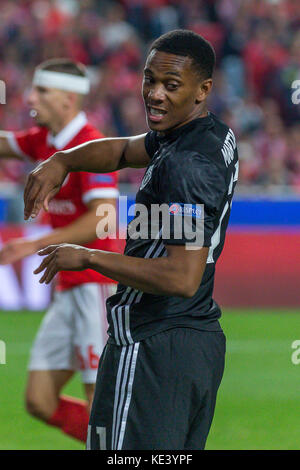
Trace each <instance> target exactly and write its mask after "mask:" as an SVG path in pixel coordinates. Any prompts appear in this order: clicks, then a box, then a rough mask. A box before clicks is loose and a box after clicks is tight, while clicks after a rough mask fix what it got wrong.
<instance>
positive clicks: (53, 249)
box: [34, 243, 90, 284]
mask: <svg viewBox="0 0 300 470" xmlns="http://www.w3.org/2000/svg"><path fill="white" fill-rule="evenodd" d="M38 254H39V255H40V256H45V258H44V259H43V261H42V263H41V264H40V266H39V267H38V268H37V269H36V270H35V271H34V274H39V273H40V272H42V271H44V270H45V272H44V274H43V276H42V277H41V279H40V281H39V282H40V283H41V284H42V283H45V284H49V282H51V281H52V279H53V278H54V276H55V275H56V274H57V273H58V271H82V270H83V269H86V268H87V267H88V260H89V254H90V250H89V249H88V248H84V247H82V246H78V245H71V244H68V243H63V244H61V245H49V246H47V247H46V248H44V249H42V250H40V251H39V252H38Z"/></svg>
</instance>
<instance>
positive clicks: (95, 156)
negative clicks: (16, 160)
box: [24, 134, 150, 220]
mask: <svg viewBox="0 0 300 470" xmlns="http://www.w3.org/2000/svg"><path fill="white" fill-rule="evenodd" d="M145 135H146V134H142V135H139V136H134V137H124V138H110V139H97V140H93V141H90V142H86V143H84V144H81V145H78V146H77V147H74V148H72V149H69V150H64V151H62V152H57V153H55V154H54V155H52V157H50V158H49V159H48V160H46V161H44V162H42V163H40V165H38V166H37V167H36V168H35V169H34V170H33V171H32V172H31V173H30V174H29V176H28V178H27V183H26V187H25V191H24V218H25V220H26V219H28V218H29V217H33V218H34V217H36V216H37V215H38V213H39V211H40V209H41V208H42V207H44V209H45V210H48V204H49V201H50V200H51V199H52V198H53V197H54V196H55V194H56V193H57V192H58V191H59V190H60V187H61V185H62V183H63V182H64V179H65V178H66V176H67V174H68V173H69V172H71V171H88V172H91V173H108V172H112V171H116V170H119V169H121V168H125V167H133V168H142V167H145V166H147V165H148V163H149V160H150V157H149V155H148V154H147V151H146V148H145Z"/></svg>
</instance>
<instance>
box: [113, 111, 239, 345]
mask: <svg viewBox="0 0 300 470" xmlns="http://www.w3.org/2000/svg"><path fill="white" fill-rule="evenodd" d="M145 146H146V150H147V152H148V154H149V156H150V157H151V161H150V163H149V165H148V167H147V169H146V172H145V175H144V178H143V181H142V183H141V186H140V188H139V191H138V193H137V195H136V208H139V206H142V207H146V209H147V210H148V220H147V223H148V228H149V231H148V237H147V236H145V235H146V234H145V233H144V232H143V234H142V236H141V237H140V238H137V236H136V233H135V234H134V236H133V234H132V230H131V228H132V226H134V225H135V222H136V221H137V218H138V217H139V216H140V212H138V211H137V213H136V215H135V217H134V219H133V220H132V222H130V224H129V225H128V228H127V241H126V246H125V251H124V254H125V255H127V256H135V257H141V258H156V257H161V256H166V253H167V248H166V247H167V245H168V244H177V245H183V244H187V243H191V238H190V237H191V234H190V233H186V232H185V231H184V230H182V233H179V235H178V230H175V229H176V227H177V228H178V223H177V222H178V220H182V218H183V215H184V214H187V216H188V217H186V219H187V220H189V221H191V222H192V223H191V225H190V229H189V230H190V232H192V231H193V228H194V227H198V226H199V227H202V229H201V230H202V231H203V234H202V246H206V247H209V254H208V258H207V264H206V269H205V271H204V274H203V277H202V281H201V284H200V286H199V288H198V290H197V292H196V293H195V295H194V296H193V297H191V298H183V297H177V296H167V295H153V294H148V293H146V292H141V291H138V290H136V289H133V288H131V287H128V286H125V285H123V284H120V283H119V284H118V288H117V293H116V294H115V295H113V296H111V297H109V298H108V299H107V314H108V323H109V330H108V333H109V342H114V343H116V344H118V345H126V344H131V343H133V342H136V341H140V340H142V339H144V338H146V337H148V336H151V335H153V334H156V333H158V332H161V331H164V330H168V329H170V328H174V327H190V328H196V329H200V330H211V331H218V330H221V327H220V325H219V322H218V318H219V317H220V316H221V311H220V308H219V306H218V305H217V304H216V302H215V301H214V300H213V299H212V293H213V286H214V274H215V264H216V261H217V259H218V258H219V256H220V254H221V251H222V248H223V245H224V240H225V232H226V228H227V225H228V220H229V215H230V209H231V201H232V196H233V192H234V187H235V184H236V181H237V176H238V155H237V149H236V142H235V137H234V134H233V132H232V130H231V129H229V128H228V126H226V125H225V124H224V123H223V122H221V121H220V120H219V119H217V118H216V116H214V115H213V114H212V113H209V114H208V116H206V117H204V118H198V119H195V120H193V121H190V122H189V123H187V124H186V125H184V126H182V127H180V128H177V129H175V130H174V131H172V132H170V133H168V134H167V135H166V136H161V135H159V134H158V133H157V132H156V131H150V132H149V133H148V134H147V135H146V138H145ZM161 204H164V205H165V207H167V208H169V215H170V226H169V227H168V236H164V227H163V224H164V220H163V219H161V217H160V218H159V221H158V223H157V221H155V223H153V221H152V220H151V217H150V215H149V214H151V207H154V205H156V206H157V205H161ZM186 208H187V209H186ZM167 212H168V211H167ZM197 219H201V220H202V226H201V225H197V222H199V220H197ZM151 224H152V227H150V225H151ZM153 224H154V230H153ZM150 228H151V230H150ZM175 231H176V234H175ZM175 235H176V236H175ZM182 276H183V277H184V276H185V272H184V266H183V267H182Z"/></svg>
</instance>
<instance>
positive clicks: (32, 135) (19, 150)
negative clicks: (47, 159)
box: [8, 127, 42, 160]
mask: <svg viewBox="0 0 300 470" xmlns="http://www.w3.org/2000/svg"><path fill="white" fill-rule="evenodd" d="M41 134H42V130H41V129H40V128H39V127H32V128H30V129H28V130H26V131H13V132H11V133H10V135H9V137H8V142H9V145H10V147H11V149H12V150H13V151H14V152H15V153H16V154H17V155H19V156H20V157H22V158H29V159H31V160H38V159H39V157H38V155H37V154H36V149H37V146H38V144H39V143H40V141H41Z"/></svg>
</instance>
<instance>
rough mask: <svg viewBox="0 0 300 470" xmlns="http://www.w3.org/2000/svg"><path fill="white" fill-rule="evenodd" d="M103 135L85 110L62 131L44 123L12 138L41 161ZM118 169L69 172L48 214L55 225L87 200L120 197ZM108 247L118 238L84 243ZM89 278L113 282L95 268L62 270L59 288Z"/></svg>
mask: <svg viewBox="0 0 300 470" xmlns="http://www.w3.org/2000/svg"><path fill="white" fill-rule="evenodd" d="M103 137H104V136H103V135H102V134H101V133H100V132H99V131H98V130H97V129H96V128H95V127H93V126H92V125H90V124H89V123H88V122H87V118H86V115H85V113H83V112H80V113H79V114H78V115H77V116H76V117H75V118H74V119H73V120H72V121H71V122H70V123H69V124H68V125H67V126H66V127H65V128H64V129H62V131H60V132H59V133H58V134H57V135H56V136H52V135H51V133H50V132H49V130H48V129H47V128H45V127H32V128H30V129H29V130H27V131H20V132H13V133H11V135H10V137H9V142H10V145H11V147H12V148H13V150H14V151H15V152H16V153H18V154H19V155H21V156H23V157H24V156H25V157H28V158H30V159H31V160H33V161H35V162H40V161H43V160H46V159H47V158H49V157H50V156H51V155H53V153H55V152H57V151H58V150H67V149H69V148H72V147H75V146H77V145H80V144H83V143H84V142H88V141H89V140H94V139H99V138H103ZM118 194H119V192H118V188H117V173H116V172H114V173H105V174H94V173H87V172H74V173H70V174H69V175H68V176H67V178H66V180H65V181H64V184H63V186H62V187H61V189H60V191H59V192H58V193H57V194H56V196H55V197H54V198H53V199H52V201H51V202H50V204H49V218H50V223H51V225H52V227H53V228H59V227H64V226H65V225H69V224H70V223H72V222H73V221H74V220H76V219H77V218H78V217H80V216H81V215H83V214H84V213H85V212H87V211H88V207H87V205H86V204H87V203H88V202H89V201H91V200H92V199H98V198H100V199H104V198H116V197H118ZM84 246H86V247H88V248H96V249H99V250H105V251H116V243H115V240H113V239H110V238H109V237H107V238H106V239H104V240H100V239H95V240H94V241H93V242H91V243H88V244H86V245H84ZM87 282H99V283H112V282H113V283H114V282H115V281H113V280H112V279H109V278H107V277H105V276H103V275H102V274H100V273H97V272H96V271H93V270H91V269H86V270H84V271H61V272H59V275H58V283H57V288H58V289H59V290H62V289H70V288H72V287H75V286H77V285H80V284H83V283H87Z"/></svg>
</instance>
